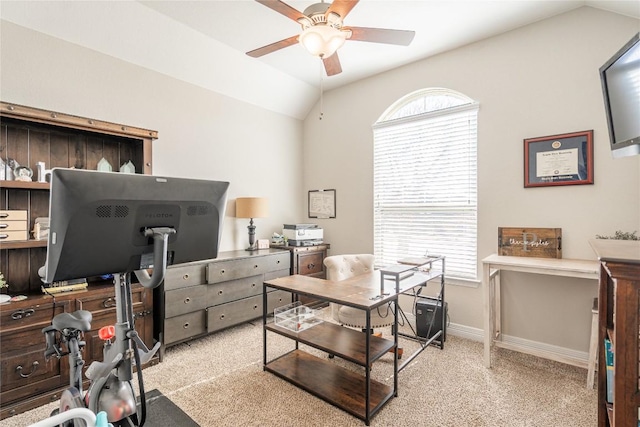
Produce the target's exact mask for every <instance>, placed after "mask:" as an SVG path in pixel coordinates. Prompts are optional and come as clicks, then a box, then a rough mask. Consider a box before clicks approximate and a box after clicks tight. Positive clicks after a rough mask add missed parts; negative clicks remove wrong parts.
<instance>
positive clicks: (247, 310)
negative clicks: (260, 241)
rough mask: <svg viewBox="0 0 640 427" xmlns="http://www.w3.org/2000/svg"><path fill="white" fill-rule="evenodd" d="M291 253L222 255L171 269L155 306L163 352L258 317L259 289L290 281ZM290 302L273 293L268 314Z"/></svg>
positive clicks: (282, 294) (283, 295)
mask: <svg viewBox="0 0 640 427" xmlns="http://www.w3.org/2000/svg"><path fill="white" fill-rule="evenodd" d="M289 272H290V260H289V252H287V251H281V250H276V249H264V250H258V251H253V252H248V251H230V252H221V253H220V254H219V256H218V258H216V259H214V260H206V261H198V262H192V263H186V264H180V265H175V266H171V267H169V268H168V269H167V274H166V276H165V280H164V287H163V289H164V290H163V292H161V295H160V296H159V298H160V301H159V303H158V305H157V307H159V310H162V321H161V322H158V323H161V325H160V326H161V328H162V329H161V331H160V335H161V336H162V342H163V349H164V348H166V347H167V346H171V345H175V344H178V343H181V342H184V341H187V340H189V339H192V338H196V337H200V336H204V335H206V334H210V333H212V332H216V331H219V330H222V329H225V328H228V327H230V326H234V325H238V324H240V323H244V322H247V321H250V320H253V319H256V318H259V317H261V316H262V283H263V282H264V281H265V280H270V279H275V278H277V277H282V276H288V275H289ZM289 302H291V295H290V294H288V293H286V292H281V291H273V292H270V294H269V296H268V304H267V305H268V309H269V310H273V309H274V308H275V307H278V306H280V305H285V304H288V303H289Z"/></svg>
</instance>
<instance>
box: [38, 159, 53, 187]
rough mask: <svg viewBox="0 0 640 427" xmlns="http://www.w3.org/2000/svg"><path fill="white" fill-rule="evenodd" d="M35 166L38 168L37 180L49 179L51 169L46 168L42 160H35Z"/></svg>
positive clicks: (47, 180)
mask: <svg viewBox="0 0 640 427" xmlns="http://www.w3.org/2000/svg"><path fill="white" fill-rule="evenodd" d="M36 167H37V168H38V182H42V183H45V182H49V181H51V169H47V168H46V166H45V163H44V162H37V163H36Z"/></svg>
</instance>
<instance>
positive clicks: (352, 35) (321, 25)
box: [247, 0, 415, 76]
mask: <svg viewBox="0 0 640 427" xmlns="http://www.w3.org/2000/svg"><path fill="white" fill-rule="evenodd" d="M256 1H257V2H258V3H261V4H263V5H265V6H267V7H268V8H270V9H272V10H275V11H276V12H278V13H280V14H282V15H284V16H286V17H287V18H290V19H293V20H294V21H296V22H298V23H299V24H300V25H301V26H302V32H301V33H300V34H298V35H295V36H291V37H289V38H286V39H284V40H280V41H277V42H275V43H271V44H268V45H266V46H263V47H260V48H258V49H254V50H252V51H250V52H247V55H249V56H251V57H254V58H258V57H260V56H263V55H266V54H268V53H272V52H275V51H277V50H280V49H283V48H285V47H288V46H291V45H294V44H296V43H298V42H300V44H302V45H303V46H304V47H305V49H307V51H309V53H311V54H312V55H314V56H317V57H319V58H320V59H322V62H323V63H324V69H325V71H326V72H327V75H328V76H333V75H335V74H339V73H341V72H342V67H341V65H340V59H339V58H338V54H337V52H336V51H337V50H338V49H339V48H340V47H341V46H342V45H343V44H344V43H345V41H346V40H356V41H363V42H372V43H386V44H395V45H402V46H408V45H409V44H410V43H411V41H412V40H413V37H414V36H415V31H407V30H389V29H385V28H367V27H343V26H342V22H343V20H344V18H345V17H346V16H347V15H348V14H349V12H351V9H353V8H354V6H355V5H356V4H358V1H359V0H334V1H333V2H332V3H325V2H324V0H322V2H320V3H315V4H312V5H311V6H309V7H307V8H306V9H305V10H304V12H300V11H298V10H296V9H294V8H293V7H291V6H289V5H288V4H286V3H284V2H282V1H280V0H256Z"/></svg>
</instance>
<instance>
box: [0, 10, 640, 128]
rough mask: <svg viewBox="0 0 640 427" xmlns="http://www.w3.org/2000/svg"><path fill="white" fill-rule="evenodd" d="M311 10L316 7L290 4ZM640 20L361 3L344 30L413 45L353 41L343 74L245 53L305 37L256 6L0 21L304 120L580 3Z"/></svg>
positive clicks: (315, 62)
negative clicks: (334, 102)
mask: <svg viewBox="0 0 640 427" xmlns="http://www.w3.org/2000/svg"><path fill="white" fill-rule="evenodd" d="M285 3H287V4H288V5H290V6H291V7H293V8H295V9H297V10H298V11H303V10H304V9H305V8H306V7H308V6H309V5H311V4H313V3H317V2H314V1H298V0H294V1H286V2H285ZM585 5H587V6H592V7H596V8H600V9H605V10H609V11H612V12H616V13H620V14H623V15H628V16H632V17H635V18H639V19H640V2H638V1H637V0H633V1H617V0H587V1H582V0H562V1H548V0H518V1H515V0H512V1H496V0H422V1H415V0H413V1H400V0H375V1H374V0H362V1H360V2H359V3H358V4H357V5H356V6H355V7H354V8H353V9H352V10H351V12H350V13H349V14H348V16H347V17H346V19H345V20H344V21H345V22H344V24H345V26H358V27H377V28H389V29H402V30H413V31H415V33H416V35H415V38H414V40H413V42H412V43H411V44H410V45H409V46H396V45H387V44H378V43H369V42H361V41H354V40H347V42H346V43H345V45H344V46H343V47H341V48H340V49H339V51H338V54H339V58H340V63H341V65H342V70H343V71H342V72H341V73H340V74H337V75H335V76H331V77H327V76H326V75H325V74H324V69H323V67H322V62H321V60H320V59H318V58H315V57H313V56H311V55H310V54H309V53H307V52H306V51H305V50H304V49H303V48H302V47H301V46H300V45H299V44H295V45H292V46H289V47H286V48H283V49H280V50H278V51H276V52H273V53H270V54H268V55H265V56H262V57H260V58H251V57H249V56H247V55H246V54H245V52H247V51H250V50H253V49H256V48H258V47H261V46H264V45H267V44H270V43H273V42H276V41H279V40H282V39H285V38H287V37H290V36H294V35H296V34H299V33H300V31H301V27H300V25H299V24H298V23H296V22H295V21H294V20H292V19H289V18H287V17H286V16H284V15H282V14H280V13H277V12H275V11H274V10H272V9H270V8H268V7H265V6H264V5H262V4H260V3H258V2H256V1H251V0H233V1H219V0H216V1H132V0H129V1H117V2H116V1H109V2H106V1H82V2H80V1H47V2H41V1H29V0H23V1H6V0H3V1H2V2H1V5H0V18H1V19H2V20H5V21H9V22H13V23H15V24H18V25H21V26H24V27H27V28H31V29H33V30H36V31H39V32H42V33H45V34H48V35H51V36H53V37H56V38H60V39H62V40H65V41H68V42H71V43H74V44H77V45H80V46H84V47H87V48H90V49H93V50H96V51H99V52H103V53H105V54H108V55H111V56H114V57H117V58H120V59H123V60H125V61H128V62H131V63H134V64H137V65H140V66H142V67H145V68H149V69H152V70H155V71H158V72H160V73H163V74H166V75H169V76H172V77H175V78H177V79H180V80H184V81H187V82H190V83H193V84H195V85H198V86H201V87H203V88H207V89H210V90H213V91H216V92H219V93H222V94H225V95H228V96H230V97H233V98H237V99H240V100H242V101H245V102H249V103H251V104H255V105H258V106H261V107H263V108H267V109H270V110H273V111H276V112H279V113H282V114H286V115H289V116H292V117H296V118H300V119H302V118H304V117H305V116H306V115H307V113H308V111H309V110H310V108H311V107H312V106H313V104H314V103H315V102H316V101H317V98H318V96H319V90H320V87H322V88H324V90H331V89H336V88H339V87H340V86H342V85H345V84H348V83H351V82H354V81H356V80H359V79H363V78H366V77H369V76H372V75H375V74H378V73H381V72H384V71H386V70H389V69H392V68H395V67H399V66H402V65H404V64H408V63H411V62H415V61H418V60H421V59H424V58H427V57H429V56H432V55H435V54H438V53H441V52H444V51H447V50H451V49H455V48H457V47H460V46H463V45H466V44H469V43H473V42H475V41H478V40H481V39H484V38H487V37H491V36H494V35H497V34H500V33H503V32H506V31H509V30H512V29H514V28H518V27H521V26H523V25H527V24H530V23H533V22H536V21H539V20H542V19H546V18H549V17H551V16H554V15H558V14H561V13H565V12H567V11H570V10H572V9H575V8H578V7H581V6H585Z"/></svg>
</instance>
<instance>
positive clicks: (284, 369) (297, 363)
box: [265, 326, 394, 420]
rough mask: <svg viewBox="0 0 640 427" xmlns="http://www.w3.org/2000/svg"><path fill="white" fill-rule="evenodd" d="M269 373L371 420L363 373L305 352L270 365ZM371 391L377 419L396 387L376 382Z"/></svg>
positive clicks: (372, 382)
mask: <svg viewBox="0 0 640 427" xmlns="http://www.w3.org/2000/svg"><path fill="white" fill-rule="evenodd" d="M315 327H317V326H315ZM315 327H314V328H315ZM314 328H311V329H314ZM265 370H267V371H269V372H271V373H273V374H275V375H277V376H279V377H281V378H282V379H284V380H286V381H289V382H290V383H292V384H293V385H295V386H297V387H300V388H301V389H303V390H305V391H307V392H309V393H311V394H313V395H315V396H317V397H319V398H321V399H323V400H325V401H327V402H329V403H331V404H332V405H335V406H337V407H338V408H340V409H342V410H344V411H346V412H348V413H350V414H352V415H354V416H356V417H358V418H360V419H362V420H366V419H367V410H366V409H367V408H366V395H365V390H366V388H367V387H366V379H365V376H364V375H362V374H361V373H357V372H352V371H350V370H347V369H345V368H343V367H341V366H337V365H336V364H335V363H331V362H330V361H327V360H324V359H320V358H318V357H315V356H313V355H311V354H308V353H305V352H304V351H301V350H294V351H292V352H290V353H287V354H285V355H284V356H282V357H279V358H278V359H275V360H273V361H271V362H269V363H268V364H267V365H265ZM370 390H371V394H370V398H369V407H370V411H369V415H370V416H373V415H374V414H375V413H376V412H377V411H378V410H379V409H380V408H381V407H382V406H383V405H384V404H385V403H386V402H387V401H388V400H389V399H391V398H392V397H393V395H394V392H393V387H390V386H387V385H385V384H382V383H380V382H378V381H375V380H370Z"/></svg>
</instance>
